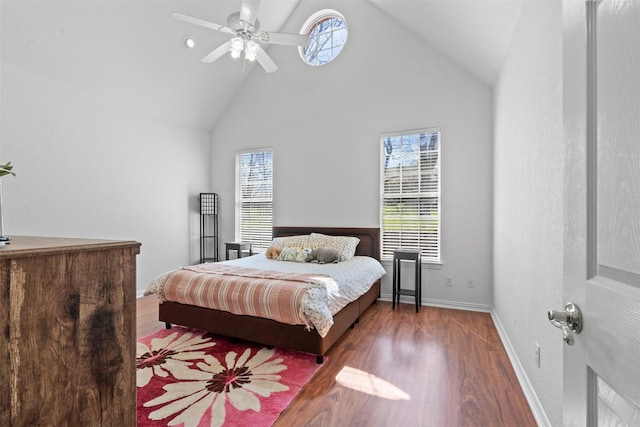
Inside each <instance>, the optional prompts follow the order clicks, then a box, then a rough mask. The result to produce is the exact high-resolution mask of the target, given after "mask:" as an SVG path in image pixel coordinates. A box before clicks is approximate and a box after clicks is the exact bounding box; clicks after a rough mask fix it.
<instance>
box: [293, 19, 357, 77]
mask: <svg viewBox="0 0 640 427" xmlns="http://www.w3.org/2000/svg"><path fill="white" fill-rule="evenodd" d="M300 32H301V33H302V34H308V35H309V36H310V37H311V43H309V46H306V47H302V46H301V47H299V48H298V52H299V53H300V57H301V58H302V60H303V61H304V62H306V63H307V64H309V65H312V66H320V65H325V64H328V63H329V62H331V61H333V60H334V59H335V58H336V57H337V56H338V54H340V52H341V51H342V48H343V47H344V45H345V43H346V42H347V35H348V31H347V22H346V21H345V19H344V16H342V14H341V13H339V12H337V11H335V10H331V9H325V10H321V11H318V12H316V13H314V14H313V15H311V16H310V17H309V19H307V22H305V23H304V25H303V26H302V30H301V31H300Z"/></svg>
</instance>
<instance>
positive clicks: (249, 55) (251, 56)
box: [244, 40, 260, 61]
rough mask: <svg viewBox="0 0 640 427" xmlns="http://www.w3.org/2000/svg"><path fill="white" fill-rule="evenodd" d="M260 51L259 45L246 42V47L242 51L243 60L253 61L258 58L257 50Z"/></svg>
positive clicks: (251, 41) (250, 41)
mask: <svg viewBox="0 0 640 427" xmlns="http://www.w3.org/2000/svg"><path fill="white" fill-rule="evenodd" d="M259 49H260V45H258V43H256V42H254V41H253V40H249V41H248V42H247V46H246V47H245V50H244V58H245V59H247V60H249V61H255V60H256V57H257V56H258V50H259Z"/></svg>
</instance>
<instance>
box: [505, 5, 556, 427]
mask: <svg viewBox="0 0 640 427" xmlns="http://www.w3.org/2000/svg"><path fill="white" fill-rule="evenodd" d="M494 164H495V169H494V257H493V259H494V306H495V312H496V314H497V316H498V318H499V319H500V323H501V324H502V326H503V327H504V330H505V331H506V334H507V335H508V338H509V341H510V343H511V345H512V347H513V350H514V351H515V353H516V355H517V358H518V359H519V361H520V363H521V365H522V367H523V369H524V371H525V373H526V376H527V377H528V380H529V381H530V383H531V386H532V387H533V390H534V392H535V395H537V399H539V403H540V404H541V405H542V408H543V411H544V413H546V417H547V418H548V420H543V421H545V424H546V421H548V422H550V425H553V426H559V425H562V338H561V333H559V332H558V330H557V329H555V328H553V327H552V326H551V325H550V324H549V321H548V320H547V316H546V312H547V310H548V309H549V308H558V307H562V251H563V239H562V221H563V213H562V191H563V190H562V185H563V184H562V183H563V140H562V5H561V2H560V1H559V0H557V1H533V0H527V2H526V3H525V4H524V5H523V8H522V12H521V16H520V19H519V22H518V25H517V27H516V29H515V31H514V35H513V39H512V42H511V46H510V49H509V53H508V56H507V58H506V63H505V65H504V67H503V69H502V71H501V74H500V78H499V81H498V84H497V85H496V88H495V158H494ZM535 343H538V344H540V347H541V365H540V367H539V368H538V367H537V366H536V364H535V358H534V349H535ZM543 425H544V424H543Z"/></svg>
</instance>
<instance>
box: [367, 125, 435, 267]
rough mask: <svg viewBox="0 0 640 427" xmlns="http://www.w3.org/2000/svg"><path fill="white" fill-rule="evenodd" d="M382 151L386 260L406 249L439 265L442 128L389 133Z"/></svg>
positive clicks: (382, 207) (384, 252)
mask: <svg viewBox="0 0 640 427" xmlns="http://www.w3.org/2000/svg"><path fill="white" fill-rule="evenodd" d="M380 148H381V155H380V159H381V173H380V180H381V182H380V193H381V196H380V218H381V223H382V258H383V259H392V258H393V251H394V249H397V248H400V247H402V248H407V249H418V250H420V251H421V254H422V260H423V261H430V262H440V129H438V128H432V129H421V130H415V131H406V132H400V133H394V134H385V135H382V136H381V138H380Z"/></svg>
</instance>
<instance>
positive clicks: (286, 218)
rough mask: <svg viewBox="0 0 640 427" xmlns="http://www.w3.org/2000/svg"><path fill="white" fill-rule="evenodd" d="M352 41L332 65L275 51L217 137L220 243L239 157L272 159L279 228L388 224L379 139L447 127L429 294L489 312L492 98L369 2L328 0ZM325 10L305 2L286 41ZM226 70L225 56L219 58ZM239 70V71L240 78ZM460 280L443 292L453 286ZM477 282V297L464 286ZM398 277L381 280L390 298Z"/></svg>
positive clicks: (229, 229)
mask: <svg viewBox="0 0 640 427" xmlns="http://www.w3.org/2000/svg"><path fill="white" fill-rule="evenodd" d="M322 7H323V8H335V9H336V10H338V11H340V12H341V13H342V14H343V15H344V16H345V18H346V20H347V24H348V26H349V39H348V41H347V44H346V46H345V48H344V50H343V51H342V53H341V54H340V56H339V57H338V58H337V59H336V60H335V61H334V62H332V63H331V64H329V65H327V66H324V67H318V68H314V67H310V66H308V65H306V64H304V63H303V62H302V60H301V59H300V57H299V55H298V52H297V49H295V48H292V47H288V46H272V47H270V48H269V51H268V52H269V55H271V56H272V58H273V59H274V61H275V62H276V63H277V64H278V66H279V67H280V69H279V70H278V71H277V72H276V73H272V74H267V73H265V72H264V71H263V70H262V69H256V70H254V71H253V72H252V75H251V76H250V78H249V79H248V82H247V84H246V85H245V86H244V88H243V89H242V91H241V92H240V93H239V94H238V96H237V98H236V100H235V103H233V104H232V105H231V106H230V107H229V109H228V111H227V113H226V115H225V116H224V117H223V118H222V120H221V121H220V123H219V125H218V126H217V127H216V129H214V131H213V133H212V141H213V146H212V181H211V189H212V191H215V192H217V193H219V194H220V203H221V235H222V240H221V241H222V242H225V241H232V240H233V239H234V235H233V233H234V156H235V153H236V150H240V149H247V148H256V147H265V146H271V147H273V150H274V170H275V172H274V199H275V200H274V223H275V225H281V226H283V225H289V226H296V225H313V224H317V225H319V226H343V227H349V226H360V227H378V226H379V185H380V184H379V136H380V134H381V133H384V132H391V131H397V130H409V129H416V128H424V127H431V126H440V127H441V129H442V171H443V177H442V192H443V196H442V217H443V219H442V227H443V229H442V235H443V241H442V258H443V261H444V264H443V265H442V267H441V268H440V269H431V268H425V270H424V273H423V286H424V287H423V296H424V298H425V299H429V300H431V301H432V302H445V303H446V302H451V301H457V302H460V303H461V304H463V305H464V304H468V306H469V307H487V306H489V305H490V304H491V303H492V243H491V239H492V220H491V218H492V163H493V154H492V132H493V129H492V126H493V122H492V117H493V104H492V102H493V100H492V91H491V89H490V88H489V87H487V86H485V85H483V84H482V83H481V82H479V81H478V80H477V79H476V78H474V77H472V76H471V75H470V74H469V73H468V72H466V71H464V70H463V69H461V68H460V67H458V66H457V65H455V64H454V63H452V62H451V61H450V60H448V59H446V58H445V57H444V56H443V55H441V54H440V53H439V52H437V51H435V50H434V49H432V48H431V47H429V46H428V45H425V44H424V42H422V41H419V40H418V39H417V38H415V37H414V36H413V35H411V34H410V33H408V32H407V31H406V29H405V28H403V27H401V26H400V25H398V24H397V22H395V21H393V20H391V19H390V18H389V17H388V16H386V15H384V14H382V13H381V12H380V11H379V10H378V9H377V8H376V7H374V6H373V5H371V4H370V3H369V2H368V1H360V0H359V1H349V2H339V1H327V2H323V3H322ZM318 9H319V6H318V3H317V2H314V1H307V0H303V1H302V2H301V3H300V4H299V5H298V7H297V8H296V10H295V11H294V13H293V14H292V16H291V18H290V19H289V21H288V23H287V24H286V25H285V27H284V28H283V31H285V32H298V31H299V30H300V28H301V26H302V24H303V23H304V22H305V21H306V19H307V18H308V17H309V16H310V15H311V14H312V13H314V12H316V11H317V10H318ZM221 60H223V61H228V60H230V59H228V58H222V59H221ZM241 67H242V65H241V64H240V63H238V72H242V71H241ZM445 276H452V277H453V283H454V286H453V287H445V285H444V283H445V280H444V277H445ZM467 277H471V278H473V279H474V280H475V288H473V289H469V288H467V287H466V284H465V283H464V282H465V280H466V278H467ZM390 282H391V278H390V275H389V274H388V275H387V276H385V278H384V279H383V290H382V293H383V297H387V298H390V294H391V284H390Z"/></svg>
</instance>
